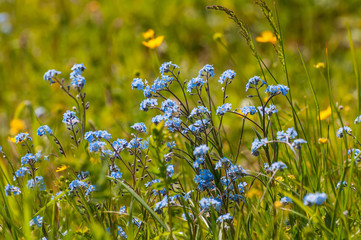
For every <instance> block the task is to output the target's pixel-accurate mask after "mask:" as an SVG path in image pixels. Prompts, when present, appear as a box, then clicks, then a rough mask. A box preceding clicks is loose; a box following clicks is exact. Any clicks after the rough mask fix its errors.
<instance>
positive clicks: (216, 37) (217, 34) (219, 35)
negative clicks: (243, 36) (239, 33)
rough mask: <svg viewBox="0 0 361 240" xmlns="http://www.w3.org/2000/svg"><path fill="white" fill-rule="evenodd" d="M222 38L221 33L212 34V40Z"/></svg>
mask: <svg viewBox="0 0 361 240" xmlns="http://www.w3.org/2000/svg"><path fill="white" fill-rule="evenodd" d="M222 38H223V33H220V32H217V33H215V34H213V40H214V41H219V40H222Z"/></svg>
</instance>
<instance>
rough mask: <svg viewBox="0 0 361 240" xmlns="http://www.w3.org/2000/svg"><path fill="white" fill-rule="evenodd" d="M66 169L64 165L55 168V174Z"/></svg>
mask: <svg viewBox="0 0 361 240" xmlns="http://www.w3.org/2000/svg"><path fill="white" fill-rule="evenodd" d="M67 168H68V167H67V166H66V165H64V164H63V165H61V166H60V167H57V168H56V172H62V171H64V170H65V169H67Z"/></svg>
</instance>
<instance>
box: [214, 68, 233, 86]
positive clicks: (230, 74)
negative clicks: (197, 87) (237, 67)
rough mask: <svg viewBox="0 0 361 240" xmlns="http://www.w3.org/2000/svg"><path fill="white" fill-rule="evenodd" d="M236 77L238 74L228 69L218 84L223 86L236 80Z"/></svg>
mask: <svg viewBox="0 0 361 240" xmlns="http://www.w3.org/2000/svg"><path fill="white" fill-rule="evenodd" d="M235 76H236V73H235V72H234V71H233V70H231V69H228V70H226V71H224V72H223V73H222V75H221V77H220V78H219V80H218V82H220V83H221V84H223V83H224V82H227V80H231V79H234V77H235Z"/></svg>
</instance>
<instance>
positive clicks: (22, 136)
mask: <svg viewBox="0 0 361 240" xmlns="http://www.w3.org/2000/svg"><path fill="white" fill-rule="evenodd" d="M15 140H16V143H22V142H26V141H32V140H33V139H32V138H31V137H30V134H29V133H19V134H18V135H16V136H15Z"/></svg>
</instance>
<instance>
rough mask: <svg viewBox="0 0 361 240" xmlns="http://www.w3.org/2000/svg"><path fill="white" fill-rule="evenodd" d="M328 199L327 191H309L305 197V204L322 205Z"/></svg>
mask: <svg viewBox="0 0 361 240" xmlns="http://www.w3.org/2000/svg"><path fill="white" fill-rule="evenodd" d="M326 199H327V194H326V193H318V192H316V193H309V194H307V195H306V196H305V197H304V198H303V204H304V205H306V206H312V205H321V204H322V203H324V202H325V201H326Z"/></svg>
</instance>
